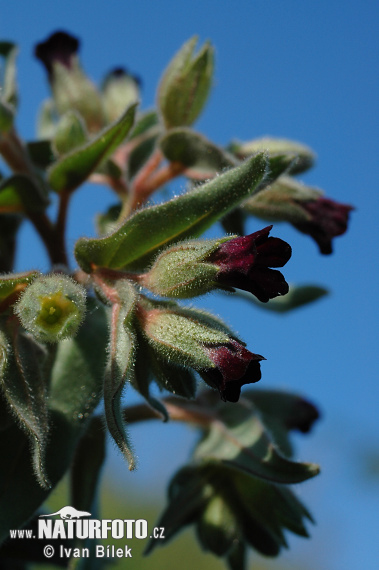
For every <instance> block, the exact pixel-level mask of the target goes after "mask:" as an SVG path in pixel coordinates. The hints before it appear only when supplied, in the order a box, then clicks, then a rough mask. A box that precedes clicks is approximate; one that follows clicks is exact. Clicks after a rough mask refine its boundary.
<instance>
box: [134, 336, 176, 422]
mask: <svg viewBox="0 0 379 570" xmlns="http://www.w3.org/2000/svg"><path fill="white" fill-rule="evenodd" d="M136 338H137V342H136V362H135V366H134V374H133V376H132V377H131V379H130V383H131V385H132V386H133V388H134V389H135V390H137V392H139V393H140V394H141V396H143V397H144V398H145V400H146V402H147V403H148V404H149V406H151V407H152V408H153V409H154V410H155V411H156V412H158V414H159V415H160V416H161V417H162V420H163V421H164V422H168V420H169V419H170V418H169V415H168V411H167V409H166V407H165V406H164V405H163V404H162V402H161V401H160V400H158V399H157V398H154V396H152V395H151V393H150V385H151V383H152V381H153V380H154V373H153V370H152V366H151V362H152V358H154V353H153V352H152V351H151V349H150V347H149V345H148V343H147V342H146V340H145V338H144V337H143V335H142V334H140V332H139V331H138V328H136Z"/></svg>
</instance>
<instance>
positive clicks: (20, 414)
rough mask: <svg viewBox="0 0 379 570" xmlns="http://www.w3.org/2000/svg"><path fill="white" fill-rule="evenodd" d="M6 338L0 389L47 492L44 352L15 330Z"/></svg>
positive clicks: (28, 336)
mask: <svg viewBox="0 0 379 570" xmlns="http://www.w3.org/2000/svg"><path fill="white" fill-rule="evenodd" d="M10 336H11V339H10V340H11V344H10V349H9V353H8V362H7V366H6V369H5V371H4V374H3V377H2V379H1V389H2V390H3V395H4V397H5V399H6V401H7V402H8V405H9V406H10V409H11V411H12V413H13V415H14V417H15V420H16V422H17V423H18V425H20V427H21V428H22V429H23V430H24V431H25V433H26V434H27V436H28V439H29V442H30V446H31V453H32V465H33V470H34V473H35V476H36V478H37V480H38V483H39V484H40V485H41V486H42V487H43V488H46V489H49V488H50V486H51V483H50V481H49V476H48V473H47V471H46V466H45V456H46V445H47V437H48V431H49V423H48V411H47V382H46V377H45V370H44V361H45V359H46V357H47V351H46V349H45V348H44V347H43V346H42V345H40V344H38V343H37V342H36V341H35V340H34V339H33V338H32V337H31V336H30V335H27V334H25V333H23V332H22V331H20V330H19V329H18V327H17V328H15V329H14V330H13V331H12V333H11V335H10Z"/></svg>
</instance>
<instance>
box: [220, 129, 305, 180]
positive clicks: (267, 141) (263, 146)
mask: <svg viewBox="0 0 379 570" xmlns="http://www.w3.org/2000/svg"><path fill="white" fill-rule="evenodd" d="M230 150H231V151H232V152H234V154H236V155H237V156H238V157H239V158H246V157H248V156H251V155H252V154H255V153H256V152H262V151H263V150H266V151H267V152H268V154H269V156H270V157H275V156H278V155H287V156H289V157H294V158H295V161H294V162H293V164H292V165H291V167H290V168H289V173H291V174H299V173H300V172H304V171H305V170H308V169H309V168H311V167H312V166H313V165H314V161H315V158H316V157H315V154H314V152H313V151H312V150H311V149H310V148H309V147H308V146H306V145H304V144H301V143H298V142H295V141H291V140H287V139H280V138H273V137H264V138H261V139H255V140H252V141H250V142H245V143H240V142H233V143H232V144H231V145H230Z"/></svg>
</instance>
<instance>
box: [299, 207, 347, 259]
mask: <svg viewBox="0 0 379 570" xmlns="http://www.w3.org/2000/svg"><path fill="white" fill-rule="evenodd" d="M296 202H297V203H298V204H299V205H300V206H301V207H302V208H304V210H305V211H306V213H307V214H308V215H309V216H310V219H309V220H308V221H304V222H300V223H296V224H294V225H295V227H296V228H297V229H298V230H299V231H301V232H303V233H305V234H309V235H310V236H311V237H312V238H313V239H314V240H315V241H316V242H317V244H318V246H319V248H320V252H321V253H325V254H329V253H332V238H334V237H336V236H340V235H342V234H344V233H345V231H346V230H347V222H348V219H349V213H350V211H351V210H354V208H353V207H352V206H349V205H347V204H339V203H338V202H334V201H333V200H330V199H329V198H322V197H320V198H318V199H317V200H309V201H298V200H297V201H296Z"/></svg>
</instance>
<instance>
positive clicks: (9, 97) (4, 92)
mask: <svg viewBox="0 0 379 570" xmlns="http://www.w3.org/2000/svg"><path fill="white" fill-rule="evenodd" d="M17 54H18V47H17V46H16V45H15V44H13V43H11V42H0V55H1V56H3V58H4V62H5V65H4V71H3V74H2V75H3V77H2V78H1V82H0V83H1V100H2V101H3V102H5V103H10V104H11V105H12V106H13V107H16V106H17V98H18V97H17V84H16V57H17Z"/></svg>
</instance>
